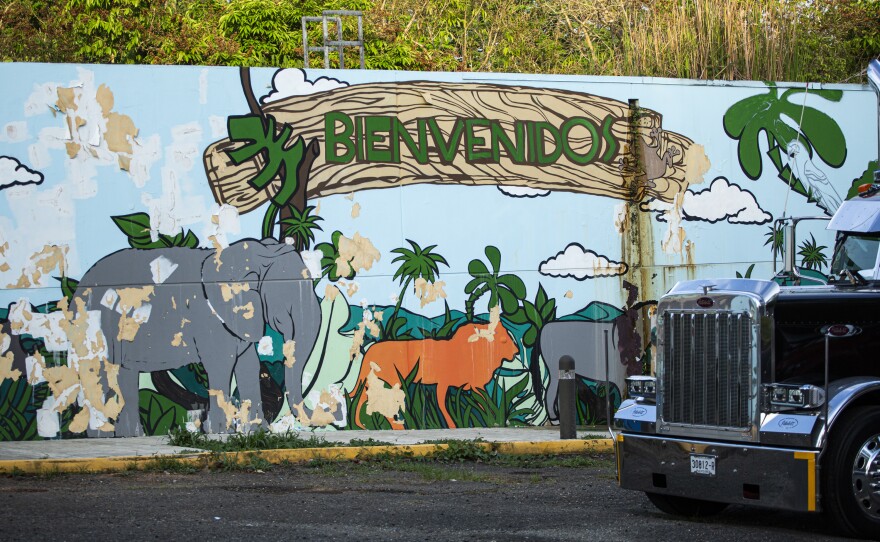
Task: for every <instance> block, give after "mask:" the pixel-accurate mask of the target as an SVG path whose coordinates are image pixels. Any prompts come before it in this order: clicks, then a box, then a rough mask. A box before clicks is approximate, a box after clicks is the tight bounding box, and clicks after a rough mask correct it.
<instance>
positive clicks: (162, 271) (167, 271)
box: [150, 256, 177, 284]
mask: <svg viewBox="0 0 880 542" xmlns="http://www.w3.org/2000/svg"><path fill="white" fill-rule="evenodd" d="M175 269H177V264H176V263H174V262H172V261H171V260H169V259H168V258H166V257H165V256H159V257H158V258H156V259H155V260H153V261H151V262H150V272H151V273H152V275H153V283H154V284H162V283H163V282H165V281H166V280H168V278H169V277H170V276H171V274H172V273H174V270H175Z"/></svg>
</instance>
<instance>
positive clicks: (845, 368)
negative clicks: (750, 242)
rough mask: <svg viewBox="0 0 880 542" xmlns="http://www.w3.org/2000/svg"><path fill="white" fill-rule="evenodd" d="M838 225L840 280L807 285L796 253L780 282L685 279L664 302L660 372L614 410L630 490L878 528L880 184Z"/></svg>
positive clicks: (672, 506) (699, 507)
mask: <svg viewBox="0 0 880 542" xmlns="http://www.w3.org/2000/svg"><path fill="white" fill-rule="evenodd" d="M875 178H876V176H875ZM828 228H829V229H831V230H834V231H836V232H837V238H836V243H835V249H834V255H833V257H832V263H831V276H830V278H829V280H828V284H824V285H818V286H805V285H801V284H800V282H801V281H800V277H799V275H798V271H797V268H796V267H794V265H793V261H789V262H787V264H786V266H785V269H786V271H784V272H783V274H782V275H780V276H778V277H777V280H776V281H772V280H766V281H765V280H751V279H717V280H695V281H685V282H680V283H678V284H677V285H676V286H675V287H673V288H672V290H670V291H669V292H668V293H667V294H666V295H664V296H663V297H662V298H661V299H660V301H659V303H658V309H657V339H656V347H657V357H656V365H655V367H656V372H655V374H654V375H651V376H637V377H631V378H629V379H628V380H627V386H626V387H627V396H628V398H627V399H626V400H625V401H624V402H623V403H622V405H621V407H620V409H619V410H618V411H617V413H616V415H615V422H614V423H615V444H616V452H617V458H618V479H619V483H620V486H621V487H622V488H625V489H632V490H638V491H642V492H645V493H646V494H647V496H648V498H649V499H650V500H651V502H653V503H654V504H655V505H656V506H657V507H658V508H660V509H661V510H663V511H665V512H668V513H672V514H684V515H707V514H711V513H715V512H718V511H720V510H722V509H723V508H724V507H726V506H727V505H728V504H731V503H739V504H749V505H755V506H762V507H769V508H776V509H786V510H796V511H804V512H825V513H827V514H828V515H829V517H830V518H831V519H832V520H833V521H834V522H835V523H836V524H837V525H838V526H839V527H840V529H841V530H842V531H843V532H845V533H847V534H850V535H855V536H865V537H871V538H878V537H880V354H878V353H880V183H875V184H873V185H868V186H866V187H865V188H864V190H863V191H862V193H861V194H859V195H858V196H856V197H854V198H852V199H851V200H848V201H846V202H844V203H843V204H842V205H841V206H840V208H839V209H838V210H837V212H836V213H835V215H834V216H833V218H832V219H831V221H830V223H829V225H828ZM786 235H787V238H790V239H791V241H792V243H791V244H792V245H793V239H794V229H793V228H791V230H790V233H789V231H787V232H786ZM791 253H792V254H793V251H791ZM786 273H788V274H787V275H786ZM780 283H783V284H788V285H786V286H781V285H780Z"/></svg>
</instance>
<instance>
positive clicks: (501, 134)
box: [489, 121, 526, 164]
mask: <svg viewBox="0 0 880 542" xmlns="http://www.w3.org/2000/svg"><path fill="white" fill-rule="evenodd" d="M489 131H490V132H491V137H492V161H493V162H496V163H497V162H500V161H501V147H504V152H506V153H507V156H509V157H510V160H511V161H512V162H513V163H515V164H522V163H523V162H525V161H526V144H525V143H526V127H525V124H523V123H522V122H520V121H516V122H515V123H514V124H513V133H514V137H515V138H516V144H515V145H514V143H513V141H511V140H510V136H509V135H507V132H506V131H505V130H504V127H503V126H501V123H500V122H493V123H492V125H491V126H490V127H489Z"/></svg>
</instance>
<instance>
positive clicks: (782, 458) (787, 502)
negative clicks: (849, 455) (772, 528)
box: [617, 433, 819, 512]
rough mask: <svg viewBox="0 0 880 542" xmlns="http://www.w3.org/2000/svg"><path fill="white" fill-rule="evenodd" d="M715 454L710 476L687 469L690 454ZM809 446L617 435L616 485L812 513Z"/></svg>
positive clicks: (814, 492) (813, 471)
mask: <svg viewBox="0 0 880 542" xmlns="http://www.w3.org/2000/svg"><path fill="white" fill-rule="evenodd" d="M695 454H696V456H697V457H702V458H706V457H714V458H715V459H714V471H715V474H714V475H710V474H695V473H692V472H691V470H692V467H691V456H692V455H695ZM818 455H819V453H818V452H817V451H814V450H797V449H791V448H770V447H764V446H754V445H743V444H731V443H721V442H708V441H698V440H686V439H678V438H669V437H665V438H664V437H657V436H649V435H640V434H635V433H621V434H618V435H617V460H618V465H617V468H618V475H619V480H620V487H622V488H624V489H634V490H638V491H645V492H648V493H659V494H663V495H675V496H679V497H689V498H693V499H701V500H707V501H717V502H726V503H732V504H749V505H753V506H765V507H769V508H776V509H784V510H797V511H803V512H815V511H818V510H819V492H818V477H817V475H818V468H817V465H818Z"/></svg>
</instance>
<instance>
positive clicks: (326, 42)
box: [302, 10, 365, 70]
mask: <svg viewBox="0 0 880 542" xmlns="http://www.w3.org/2000/svg"><path fill="white" fill-rule="evenodd" d="M343 17H357V26H358V37H357V40H345V39H343V35H342V18H343ZM329 21H332V22H334V23H336V39H335V40H331V39H330V34H329V30H328V22H329ZM309 23H321V26H322V27H323V30H324V33H323V45H315V46H312V45H309V36H308V24H309ZM302 36H303V67H305V68H306V69H308V68H309V56H310V54H311V53H314V52H323V53H324V69H325V70H329V69H330V49H331V48H332V49H336V51H337V54H338V55H339V69H345V55H344V54H343V53H344V50H345V48H346V47H357V48H358V50H359V52H360V60H361V69H364V68H365V64H364V14H363V12H362V11H351V10H327V11H324V12H322V13H321V16H320V17H303V18H302Z"/></svg>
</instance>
